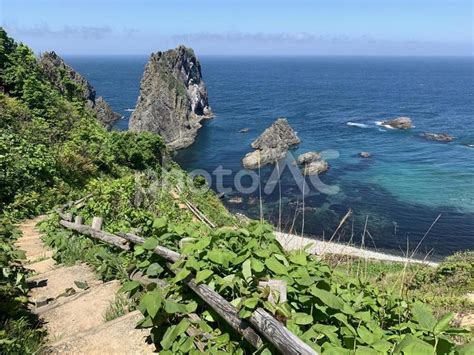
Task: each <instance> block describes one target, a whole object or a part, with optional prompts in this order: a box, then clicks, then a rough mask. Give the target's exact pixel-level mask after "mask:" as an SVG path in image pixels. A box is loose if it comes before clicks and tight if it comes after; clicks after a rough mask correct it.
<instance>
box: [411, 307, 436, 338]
mask: <svg viewBox="0 0 474 355" xmlns="http://www.w3.org/2000/svg"><path fill="white" fill-rule="evenodd" d="M412 313H413V318H414V320H415V321H416V322H418V324H419V325H421V326H422V327H423V328H424V329H426V330H430V331H432V330H434V327H435V326H436V318H435V317H434V316H433V313H432V312H431V309H430V308H429V307H428V306H427V305H425V304H423V303H421V302H415V303H414V304H413V308H412Z"/></svg>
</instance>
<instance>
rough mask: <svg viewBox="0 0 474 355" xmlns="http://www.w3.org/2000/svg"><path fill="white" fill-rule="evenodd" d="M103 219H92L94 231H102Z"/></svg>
mask: <svg viewBox="0 0 474 355" xmlns="http://www.w3.org/2000/svg"><path fill="white" fill-rule="evenodd" d="M102 221H103V220H102V217H94V218H92V229H96V230H98V231H100V230H101V229H102Z"/></svg>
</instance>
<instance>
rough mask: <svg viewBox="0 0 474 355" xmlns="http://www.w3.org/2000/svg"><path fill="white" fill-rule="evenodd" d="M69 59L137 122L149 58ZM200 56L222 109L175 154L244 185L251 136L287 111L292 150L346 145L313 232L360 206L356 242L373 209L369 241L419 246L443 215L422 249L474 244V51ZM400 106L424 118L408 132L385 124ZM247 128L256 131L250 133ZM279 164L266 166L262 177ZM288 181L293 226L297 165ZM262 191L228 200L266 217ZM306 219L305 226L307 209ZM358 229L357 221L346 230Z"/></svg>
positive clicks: (308, 229) (334, 161) (272, 211)
mask: <svg viewBox="0 0 474 355" xmlns="http://www.w3.org/2000/svg"><path fill="white" fill-rule="evenodd" d="M67 60H68V61H69V62H70V63H71V65H72V66H74V67H75V68H76V69H77V70H78V71H79V72H81V73H82V74H84V75H85V76H86V77H87V78H88V79H89V80H90V81H91V82H92V84H93V85H94V86H95V87H96V89H97V91H98V93H99V94H100V95H103V96H104V97H105V98H106V99H107V100H108V101H109V102H110V103H111V105H112V106H113V108H114V109H115V110H116V111H118V112H121V113H123V114H124V119H123V120H122V121H120V122H119V123H118V124H117V127H116V128H117V129H126V127H127V120H128V117H129V114H130V111H126V110H127V109H133V107H134V105H135V102H136V98H137V96H138V90H139V80H140V78H141V74H142V71H143V66H144V64H145V63H146V60H147V58H146V57H70V58H67ZM201 63H202V67H203V76H204V79H205V81H206V84H207V86H208V89H209V97H210V103H211V106H212V107H213V110H214V112H215V114H216V117H215V118H214V119H213V120H210V121H206V122H205V123H204V126H203V128H202V129H201V130H200V133H199V135H198V138H197V140H196V143H195V144H194V145H193V146H191V147H190V148H188V149H185V150H182V151H180V152H179V153H178V154H177V155H176V159H177V160H178V162H180V163H181V165H182V166H183V167H184V168H185V169H187V170H190V171H191V170H193V169H197V168H199V169H204V170H206V171H209V172H212V171H213V170H214V169H215V168H216V167H218V166H220V165H222V166H223V167H224V168H226V169H230V170H232V172H233V173H232V174H231V175H229V176H226V177H225V178H224V180H223V183H224V186H226V187H233V180H234V175H235V174H236V173H237V172H238V171H239V170H240V169H241V163H240V160H241V158H242V157H243V156H244V155H245V153H246V152H249V151H250V150H251V149H250V146H249V145H250V143H251V142H252V141H253V140H254V139H255V138H256V137H257V136H258V135H259V134H260V133H261V132H262V131H263V130H264V129H265V128H266V127H268V126H269V125H270V124H271V123H272V122H273V121H274V120H275V119H276V118H277V117H278V116H285V117H287V118H288V120H289V122H290V124H291V125H292V126H293V127H294V129H295V130H296V131H297V132H298V135H299V136H300V138H301V140H302V143H301V144H300V145H299V147H297V149H295V150H293V151H292V153H293V154H300V153H302V152H305V151H308V150H318V151H321V150H334V151H337V152H338V155H339V157H338V158H331V159H329V160H328V162H329V163H330V166H331V169H330V170H329V171H328V172H327V173H326V174H324V175H322V176H321V180H322V182H323V183H325V184H327V185H334V186H337V188H338V190H339V192H338V193H337V194H334V195H327V194H324V193H321V192H319V191H318V190H317V189H315V188H314V187H313V188H312V189H311V190H310V192H309V195H308V196H307V197H306V198H305V228H304V230H305V233H307V234H312V235H318V236H321V235H323V233H324V235H325V236H328V235H330V234H331V232H332V230H333V229H334V228H335V227H336V226H337V224H338V223H339V220H340V218H341V217H342V216H343V215H344V214H345V213H346V212H347V210H348V208H352V210H353V211H354V218H353V226H354V241H355V242H360V239H361V238H360V236H361V234H362V233H361V232H362V230H363V228H364V224H365V220H366V218H367V216H368V220H367V225H368V230H369V232H370V238H369V239H368V240H366V243H367V244H369V246H371V247H376V248H380V249H389V250H390V251H392V252H399V251H400V250H405V249H406V243H407V240H409V243H410V245H411V246H412V247H414V246H415V245H416V243H417V242H418V241H419V240H420V239H421V238H422V237H423V235H424V233H425V232H426V231H427V230H428V228H429V227H430V225H431V224H432V222H433V221H434V220H435V219H436V217H437V216H438V215H439V214H441V217H440V219H439V220H438V222H437V223H436V224H435V225H434V226H433V228H432V229H431V231H430V233H429V234H428V236H427V237H426V238H425V240H424V242H423V244H422V247H421V251H422V252H428V251H431V250H433V253H434V255H437V256H442V255H446V254H449V253H452V252H454V251H456V250H463V249H472V248H474V148H473V147H469V145H470V144H474V97H473V93H474V80H473V79H474V73H473V63H474V62H473V60H472V58H348V57H332V58H329V57H328V58H325V57H314V58H255V57H252V58H250V57H242V58H229V57H204V58H202V59H201ZM397 116H409V117H411V118H412V120H413V122H414V124H415V128H414V129H413V130H411V131H409V132H399V131H393V130H387V129H384V128H383V127H380V126H378V125H377V124H376V122H377V121H380V120H383V119H387V118H393V117H397ZM349 122H351V123H352V124H349V125H348V123H349ZM354 124H355V125H354ZM243 127H247V128H249V132H248V133H246V134H242V133H239V132H238V131H239V129H241V128H243ZM422 132H446V133H449V134H452V135H454V136H456V140H455V141H454V142H452V143H448V144H443V143H438V142H432V141H427V140H424V139H422V138H421V137H419V134H420V133H422ZM360 151H369V152H371V153H372V158H370V159H361V158H359V157H358V156H357V154H358V153H359V152H360ZM271 170H272V169H271V168H266V169H263V171H262V181H263V183H265V182H266V179H267V178H268V176H269V174H270V173H271ZM244 182H245V179H244ZM281 184H282V189H281V190H282V195H283V199H282V201H283V203H282V207H283V225H284V226H290V225H291V224H292V220H293V217H294V216H295V209H296V208H297V206H298V203H300V202H301V197H302V194H301V192H300V190H299V189H298V187H297V182H296V181H295V179H294V178H293V175H292V174H291V172H290V171H288V170H285V171H284V172H283V175H282V178H281ZM213 186H214V187H215V181H214V185H213ZM235 195H239V193H238V192H237V191H234V192H232V193H229V194H228V197H227V199H226V201H227V203H228V199H229V198H231V197H235ZM257 195H258V193H257V192H256V193H254V194H253V196H248V195H243V196H242V197H243V202H242V203H239V204H235V203H228V206H229V207H230V208H231V209H233V210H235V211H241V212H244V213H247V214H250V215H252V216H258V213H259V210H258V204H256V203H255V200H254V197H255V196H257ZM264 202H265V216H266V217H267V218H269V219H271V220H274V221H275V219H276V218H277V217H278V205H279V204H278V189H276V190H275V191H274V193H273V194H270V195H264ZM349 224H350V225H352V222H350V223H349ZM295 226H296V228H298V230H299V228H300V227H301V214H297V218H296V222H295ZM350 227H352V226H350ZM350 234H351V228H347V230H346V231H345V234H344V235H343V236H342V237H341V239H342V240H343V241H346V240H347V239H349V238H350Z"/></svg>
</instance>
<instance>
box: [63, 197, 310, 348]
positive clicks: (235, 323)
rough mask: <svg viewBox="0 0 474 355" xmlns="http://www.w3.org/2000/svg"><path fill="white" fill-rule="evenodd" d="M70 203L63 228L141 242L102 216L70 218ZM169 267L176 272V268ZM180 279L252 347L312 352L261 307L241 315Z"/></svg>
mask: <svg viewBox="0 0 474 355" xmlns="http://www.w3.org/2000/svg"><path fill="white" fill-rule="evenodd" d="M70 206H71V204H68V205H65V206H64V207H63V208H62V209H60V210H58V211H57V212H58V213H59V215H60V217H61V221H60V222H59V223H60V224H61V226H62V227H64V228H66V229H69V230H73V231H75V232H77V233H80V234H83V235H87V236H89V237H91V238H94V239H97V240H100V241H102V242H105V243H107V244H110V245H112V246H114V247H116V248H119V249H121V250H125V251H129V250H130V249H131V245H133V244H135V245H140V244H143V243H144V242H145V239H144V238H142V237H140V236H138V235H135V234H131V233H117V234H111V233H108V232H106V231H103V230H101V228H102V218H100V217H95V218H94V219H93V221H92V226H87V225H84V224H83V219H82V217H80V216H76V217H75V218H74V219H73V215H72V214H71V213H64V212H63V211H64V208H67V207H70ZM153 252H154V253H155V254H157V255H159V256H160V257H162V258H163V259H164V260H166V261H168V262H175V261H177V260H178V259H180V258H181V257H182V255H181V254H179V253H177V252H175V251H173V250H170V249H168V248H165V247H163V246H157V247H156V248H155V249H154V250H153ZM170 270H172V269H170ZM172 271H173V272H175V273H177V272H178V271H179V270H172ZM183 282H184V283H186V285H187V286H188V287H189V288H190V289H191V290H192V291H194V293H195V294H196V295H197V296H199V297H200V298H201V299H202V300H203V301H204V302H205V303H206V304H207V305H208V306H209V307H210V308H212V309H213V310H214V311H215V312H216V313H217V314H219V316H220V317H222V319H224V320H225V321H226V322H227V323H228V324H229V325H230V326H231V327H232V328H233V329H234V330H235V331H236V332H238V333H239V334H241V335H242V336H243V337H244V338H245V339H246V340H247V341H248V342H249V343H250V344H251V345H252V346H253V347H255V348H256V349H258V348H260V347H261V346H262V345H263V343H264V340H263V339H262V337H263V338H265V339H266V340H267V341H268V342H269V343H271V344H272V345H273V346H274V347H275V348H276V349H277V350H278V351H280V352H281V353H283V354H316V352H315V351H314V350H313V349H312V348H311V347H310V346H309V345H308V344H306V343H305V342H303V341H302V340H301V339H300V338H298V337H297V336H296V335H295V334H293V333H292V332H290V331H289V330H288V329H287V328H286V327H285V326H284V325H283V324H282V323H281V322H279V321H278V320H276V319H275V318H274V317H273V316H272V315H271V314H269V313H268V312H267V311H265V310H264V309H263V308H257V309H256V310H255V311H254V312H253V313H252V315H251V316H250V318H249V319H248V320H246V319H241V318H240V317H239V316H238V313H239V311H238V310H237V308H236V307H234V306H233V305H232V304H230V302H228V301H227V300H226V299H224V298H223V297H222V296H221V295H219V294H218V293H217V292H215V291H214V290H212V289H211V288H210V287H209V286H207V285H205V284H197V283H196V280H195V278H194V275H189V276H188V277H187V278H186V279H185V280H183Z"/></svg>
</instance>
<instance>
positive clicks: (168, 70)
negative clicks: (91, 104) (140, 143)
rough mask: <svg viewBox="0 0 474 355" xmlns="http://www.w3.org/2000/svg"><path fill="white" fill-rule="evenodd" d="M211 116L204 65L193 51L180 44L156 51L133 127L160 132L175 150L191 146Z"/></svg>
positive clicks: (132, 128) (144, 74)
mask: <svg viewBox="0 0 474 355" xmlns="http://www.w3.org/2000/svg"><path fill="white" fill-rule="evenodd" d="M210 117H212V112H211V109H210V107H209V103H208V96H207V90H206V86H205V84H204V81H203V80H202V76H201V64H200V63H199V61H198V60H197V58H196V56H195V55H194V52H193V50H192V49H190V48H186V47H184V46H179V47H178V48H176V49H172V50H169V51H166V52H157V53H153V54H152V55H151V57H150V60H149V61H148V64H147V65H146V67H145V72H144V73H143V78H142V80H141V84H140V96H139V97H138V101H137V105H136V109H135V111H134V112H133V114H132V117H131V119H130V123H129V129H130V130H131V131H150V132H154V133H157V134H159V135H160V136H161V137H163V139H164V141H165V142H166V144H167V146H168V148H170V149H172V150H174V149H180V148H185V147H187V146H189V145H191V144H192V143H193V142H194V139H195V137H196V135H197V131H198V129H199V128H200V127H201V124H200V121H201V120H202V119H204V118H210Z"/></svg>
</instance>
